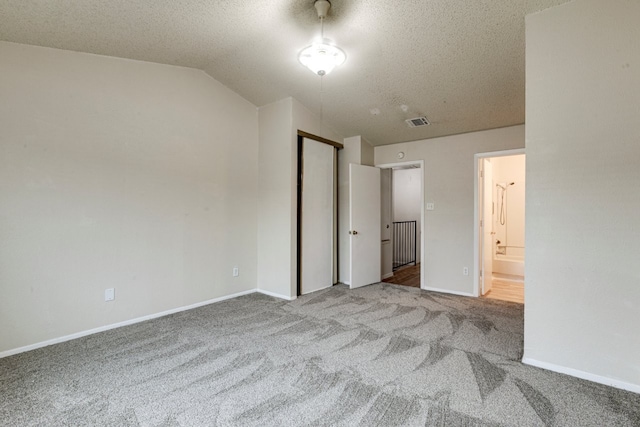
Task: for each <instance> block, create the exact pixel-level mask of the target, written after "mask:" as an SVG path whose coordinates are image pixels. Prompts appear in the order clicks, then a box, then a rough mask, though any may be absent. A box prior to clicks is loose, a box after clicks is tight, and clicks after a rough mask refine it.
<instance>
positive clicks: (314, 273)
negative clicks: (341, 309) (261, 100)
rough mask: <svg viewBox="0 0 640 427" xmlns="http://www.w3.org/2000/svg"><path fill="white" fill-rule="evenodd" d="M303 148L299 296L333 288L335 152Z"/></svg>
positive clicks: (311, 145) (313, 144)
mask: <svg viewBox="0 0 640 427" xmlns="http://www.w3.org/2000/svg"><path fill="white" fill-rule="evenodd" d="M303 144H304V145H303V147H304V148H303V153H304V155H303V160H302V161H303V167H302V171H303V175H302V227H301V228H302V232H301V235H302V237H301V239H302V241H301V252H302V253H301V262H300V293H301V294H308V293H309V292H314V291H317V290H320V289H324V288H328V287H330V286H333V269H334V265H333V258H334V257H333V254H334V251H333V247H334V236H335V228H334V216H335V215H334V212H335V209H334V200H335V197H334V181H333V178H334V176H335V174H334V153H335V148H334V147H333V146H331V145H328V144H324V143H322V142H318V141H314V140H312V139H308V138H304V140H303Z"/></svg>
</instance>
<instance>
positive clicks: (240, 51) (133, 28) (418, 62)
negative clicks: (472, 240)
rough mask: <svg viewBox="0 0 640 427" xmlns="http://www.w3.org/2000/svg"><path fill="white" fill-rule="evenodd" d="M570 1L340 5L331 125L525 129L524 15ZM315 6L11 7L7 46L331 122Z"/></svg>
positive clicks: (178, 2) (257, 0)
mask: <svg viewBox="0 0 640 427" xmlns="http://www.w3.org/2000/svg"><path fill="white" fill-rule="evenodd" d="M567 1H568V0H331V3H332V8H331V10H330V12H329V15H328V17H327V19H326V21H325V36H326V37H328V38H331V39H333V40H334V41H335V42H336V44H337V45H339V46H340V47H341V48H342V49H344V50H345V51H346V53H347V61H346V62H345V64H344V65H342V66H341V67H339V68H336V69H335V70H334V71H333V72H332V73H331V74H329V75H327V76H325V77H324V78H323V79H322V91H323V93H322V100H323V101H322V103H323V104H322V105H323V120H324V123H325V126H326V125H329V126H331V127H333V128H334V129H335V130H336V131H338V132H339V133H341V134H343V135H344V136H352V135H362V136H363V137H364V138H366V139H367V140H368V141H369V142H371V143H372V144H373V145H384V144H391V143H396V142H403V141H410V140H417V139H424V138H432V137H437V136H443V135H451V134H457V133H464V132H471V131H476V130H483V129H491V128H497V127H503V126H509V125H515V124H521V123H524V105H525V99H524V98H525V22H524V17H525V15H527V14H529V13H533V12H536V11H540V10H543V9H546V8H548V7H551V6H555V5H558V4H561V3H566V2H567ZM313 3H314V1H313V0H268V1H267V0H237V1H232V0H226V1H225V0H133V1H132V0H110V1H104V0H82V1H78V0H56V1H51V0H4V1H2V2H0V40H4V41H10V42H17V43H25V44H32V45H38V46H47V47H54V48H60V49H68V50H74V51H79V52H88V53H95V54H100V55H110V56H116V57H122V58H130V59H137V60H143V61H151V62H158V63H163V64H172V65H180V66H185V67H193V68H199V69H202V70H204V71H205V72H206V73H208V74H209V75H211V76H212V77H213V78H215V79H217V80H218V81H220V82H221V83H223V84H225V85H226V86H228V87H229V88H230V89H232V90H233V91H235V92H237V93H238V94H240V95H241V96H243V97H244V98H246V99H247V100H249V101H250V102H252V103H253V104H255V105H256V106H262V105H266V104H269V103H271V102H274V101H277V100H280V99H283V98H286V97H288V96H292V97H294V98H296V99H297V100H299V101H300V102H302V103H303V104H304V105H305V106H306V107H307V108H309V109H310V110H312V111H314V112H316V113H318V112H319V111H320V99H321V94H320V91H321V78H320V77H318V76H316V75H314V74H313V73H312V72H311V71H309V70H307V69H306V68H304V67H303V66H302V65H300V64H299V63H298V61H297V54H298V52H299V51H300V50H301V49H302V48H303V47H305V46H307V45H308V44H310V42H311V41H312V40H313V39H314V38H315V37H317V36H318V34H319V32H320V25H319V21H318V17H317V14H316V11H315V9H314V8H313ZM402 106H406V107H404V109H403V107H402ZM405 110H406V111H405ZM423 115H424V116H427V118H428V119H429V121H430V122H431V125H429V126H425V127H419V128H409V127H408V126H407V125H406V123H405V122H404V120H405V119H409V118H413V117H418V116H423Z"/></svg>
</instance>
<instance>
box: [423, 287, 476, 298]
mask: <svg viewBox="0 0 640 427" xmlns="http://www.w3.org/2000/svg"><path fill="white" fill-rule="evenodd" d="M422 289H423V290H425V291H433V292H440V293H443V294H453V295H460V296H463V297H473V296H475V295H473V294H472V293H469V292H459V291H452V290H450V289H441V288H431V287H426V288H422Z"/></svg>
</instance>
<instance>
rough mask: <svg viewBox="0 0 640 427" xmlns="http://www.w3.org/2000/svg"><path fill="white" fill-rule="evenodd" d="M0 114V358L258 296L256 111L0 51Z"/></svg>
mask: <svg viewBox="0 0 640 427" xmlns="http://www.w3.org/2000/svg"><path fill="white" fill-rule="evenodd" d="M0 99H1V100H2V102H0V295H2V296H1V297H0V324H1V325H2V327H1V328H0V352H2V351H9V350H13V349H16V348H19V347H22V346H27V345H32V344H36V343H39V342H43V341H46V340H50V339H54V338H58V337H61V336H65V335H69V334H73V333H78V332H82V331H85V330H89V329H92V328H97V327H103V326H106V325H110V324H114V323H117V322H121V321H126V320H129V319H133V318H137V317H140V316H145V315H150V314H153V313H158V312H162V311H165V310H169V309H174V308H178V307H181V306H185V305H190V304H194V303H198V302H202V301H206V300H209V299H212V298H216V297H221V296H225V295H230V294H234V293H237V292H240V291H246V290H251V289H255V288H256V198H257V188H256V187H257V181H258V178H257V154H258V150H257V140H258V120H257V113H256V107H255V106H253V105H252V104H250V103H249V102H247V101H246V100H244V99H243V98H241V97H240V96H238V95H237V94H235V93H233V92H231V91H230V90H228V89H227V88H225V87H224V86H223V85H221V84H220V83H218V82H217V81H215V80H213V79H212V78H210V77H208V76H207V75H206V74H205V73H203V72H201V71H197V70H193V69H187V68H180V67H174V66H167V65H158V64H152V63H146V62H138V61H130V60H124V59H116V58H110V57H103V56H97V55H89V54H81V53H76V52H70V51H62V50H56V49H48V48H39V47H33V46H26V45H19V44H12V43H5V42H0ZM234 266H238V267H240V276H239V277H237V278H233V277H232V274H231V272H232V268H233V267H234ZM110 287H114V288H115V294H116V299H115V301H113V302H108V303H106V302H104V290H105V288H110Z"/></svg>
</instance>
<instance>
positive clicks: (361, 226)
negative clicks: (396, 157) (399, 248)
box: [349, 163, 380, 289]
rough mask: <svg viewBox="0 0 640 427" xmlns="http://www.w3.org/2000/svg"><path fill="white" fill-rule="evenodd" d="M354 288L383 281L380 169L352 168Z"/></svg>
mask: <svg viewBox="0 0 640 427" xmlns="http://www.w3.org/2000/svg"><path fill="white" fill-rule="evenodd" d="M349 207H350V209H349V210H350V217H349V233H350V236H349V251H350V255H351V256H350V258H351V277H350V280H349V284H350V286H351V289H353V288H359V287H361V286H365V285H370V284H371V283H377V282H379V281H380V169H378V168H374V167H371V166H362V165H356V164H353V163H352V164H350V165H349Z"/></svg>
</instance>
